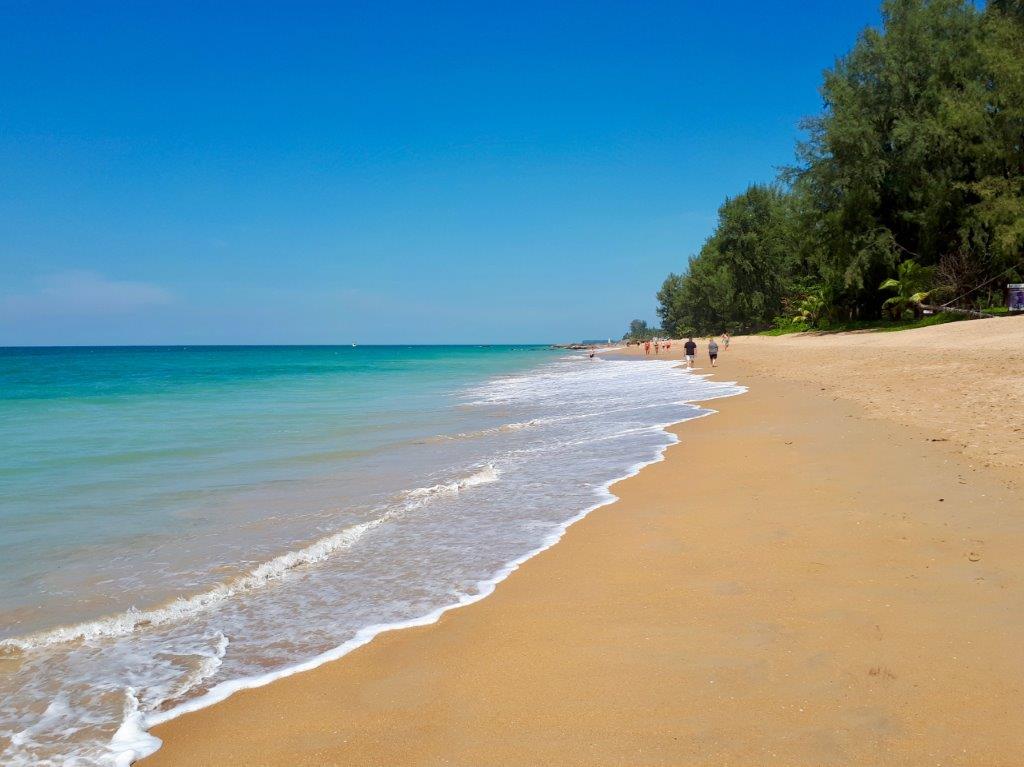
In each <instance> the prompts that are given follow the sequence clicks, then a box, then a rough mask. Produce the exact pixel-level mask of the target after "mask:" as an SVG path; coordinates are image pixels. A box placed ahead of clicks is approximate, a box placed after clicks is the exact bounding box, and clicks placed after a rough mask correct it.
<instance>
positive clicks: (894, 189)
mask: <svg viewBox="0 0 1024 767" xmlns="http://www.w3.org/2000/svg"><path fill="white" fill-rule="evenodd" d="M821 95H822V101H823V109H822V112H821V113H820V114H819V115H816V116H814V117H811V118H808V119H806V120H805V121H804V122H803V123H802V128H803V131H804V135H803V138H802V140H801V141H800V142H798V144H797V147H796V162H795V164H794V165H793V166H791V167H788V168H784V169H783V170H782V171H781V172H780V174H779V175H778V177H777V178H776V180H775V181H774V182H772V183H770V184H757V185H753V186H751V187H749V188H748V189H747V190H746V191H745V192H743V193H741V194H739V195H737V196H736V197H731V198H729V199H727V200H726V201H725V202H724V203H723V204H722V206H721V208H720V209H719V215H718V222H717V225H716V227H715V229H714V231H713V232H712V233H711V235H710V236H709V237H708V239H707V241H706V242H705V243H704V245H703V247H702V248H701V249H700V251H699V252H698V253H697V254H695V255H694V256H692V257H691V258H690V259H689V262H688V263H687V264H686V266H685V268H684V269H683V270H682V271H680V272H679V273H673V274H670V275H669V276H668V277H667V278H666V280H665V281H664V283H663V284H662V286H661V289H660V290H659V291H658V294H657V298H658V303H659V309H658V314H659V317H660V318H661V322H662V325H663V327H664V328H665V329H666V330H671V331H677V330H678V329H679V328H681V327H686V328H687V329H692V330H694V331H695V332H697V333H701V334H704V333H719V332H722V331H723V330H728V331H730V332H750V331H760V330H765V329H768V328H775V329H777V328H778V327H779V323H778V321H777V318H779V317H784V318H787V319H786V320H785V322H784V325H785V326H786V327H795V326H803V327H805V328H819V329H820V328H826V327H827V328H834V327H838V326H840V325H843V324H858V323H866V324H871V323H878V322H879V321H882V320H885V319H886V318H887V317H888V318H890V319H891V320H895V321H900V322H902V321H903V317H904V315H905V314H907V315H909V314H911V313H912V314H913V318H914V320H913V321H921V320H922V319H923V318H924V314H923V312H924V304H925V303H926V301H932V302H941V303H942V304H949V305H951V306H955V307H959V308H965V309H977V308H979V307H981V306H987V305H989V304H992V303H998V301H999V296H1000V295H1001V290H1002V286H1003V283H1005V282H1015V281H1021V278H1022V274H1024V5H1022V4H1021V3H1020V2H1012V1H1009V0H1008V1H1007V2H990V3H988V4H987V5H986V7H985V8H984V9H980V8H978V7H977V6H976V5H975V4H974V3H972V2H969V0H886V2H884V3H883V5H882V24H881V26H880V27H879V28H869V29H866V30H864V31H863V32H862V33H861V35H860V36H859V38H858V39H857V41H856V42H855V44H854V45H853V47H852V48H851V50H850V51H849V52H848V53H847V54H846V55H844V56H842V57H840V58H839V59H838V60H837V61H836V64H835V65H834V66H833V67H832V68H830V69H829V70H827V71H826V72H825V73H824V78H823V82H822V86H821Z"/></svg>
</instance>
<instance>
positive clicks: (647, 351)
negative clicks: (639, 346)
mask: <svg viewBox="0 0 1024 767" xmlns="http://www.w3.org/2000/svg"><path fill="white" fill-rule="evenodd" d="M644 354H645V355H646V356H648V357H650V356H651V342H650V341H644Z"/></svg>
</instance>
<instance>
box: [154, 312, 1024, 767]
mask: <svg viewBox="0 0 1024 767" xmlns="http://www.w3.org/2000/svg"><path fill="white" fill-rule="evenodd" d="M962 328H966V329H962ZM951 334H953V335H951ZM1022 341H1024V319H1019V320H1018V319H1014V320H986V321H982V322H972V323H958V324H956V325H949V326H940V327H935V328H928V329H923V330H919V331H908V332H904V333H895V334H885V335H884V336H883V335H871V336H850V335H844V336H828V337H820V338H806V337H801V338H796V339H789V338H786V339H771V338H755V339H747V338H738V339H736V340H735V341H734V343H733V346H732V348H731V349H730V350H729V351H728V352H724V353H723V354H722V355H721V361H722V365H721V366H720V368H719V370H718V371H716V374H717V375H718V376H719V377H721V378H722V379H723V380H737V381H739V382H740V383H743V384H745V385H747V386H749V387H750V391H749V392H748V393H747V394H744V395H741V396H739V397H734V398H730V399H726V400H716V401H715V402H713V403H711V406H712V407H714V408H715V409H716V410H718V411H720V412H719V413H717V414H716V415H713V416H711V417H709V418H704V419H700V420H698V421H693V422H688V423H684V424H681V425H680V426H679V427H677V428H676V429H675V430H674V431H675V433H676V434H677V435H678V436H679V438H680V443H679V444H678V445H676V446H674V447H672V448H670V449H669V451H668V452H667V453H666V460H665V461H663V462H661V463H658V464H654V465H652V466H649V467H648V468H646V469H644V470H643V471H642V472H641V473H640V474H639V475H637V476H636V477H633V478H631V479H628V480H625V481H623V482H620V483H619V484H618V485H616V486H615V487H614V488H613V490H614V492H615V493H616V494H617V495H619V496H620V500H619V501H618V502H616V503H614V504H612V505H610V506H606V507H604V508H602V509H599V510H597V511H596V512H594V513H593V514H591V515H590V516H589V517H587V518H586V519H585V520H583V521H582V522H580V523H578V524H576V525H575V526H573V527H572V528H571V529H570V530H569V532H568V534H567V535H566V537H565V538H564V539H563V540H562V541H561V542H560V543H559V544H558V545H557V546H555V547H554V548H552V549H549V550H548V551H546V552H544V553H542V554H540V555H539V556H537V557H535V558H534V559H532V560H530V561H529V562H527V563H526V564H525V565H524V566H523V567H522V568H521V569H520V570H518V571H517V572H515V573H513V574H512V575H511V576H510V577H509V578H508V580H506V581H505V582H503V583H502V584H501V585H500V586H499V587H498V589H497V590H496V592H495V593H494V594H493V595H492V596H491V597H489V598H487V599H485V600H483V601H482V602H479V603H477V604H474V605H472V606H469V607H466V608H464V609H460V610H456V611H453V612H450V613H447V614H446V615H445V616H444V617H443V618H442V619H441V620H440V621H439V622H438V623H437V624H435V625H433V626H429V627H425V628H418V629H409V630H404V631H398V632H392V633H388V634H384V635H382V636H380V637H378V638H377V639H376V640H374V641H373V642H372V643H371V644H369V645H367V646H365V647H363V648H360V649H359V650H356V651H355V652H353V653H352V654H351V655H349V656H347V657H346V658H344V659H342V660H341V661H338V662H335V663H331V664H328V665H325V666H323V667H321V668H319V669H317V670H314V671H311V672H308V673H305V674H300V675H297V676H294V677H290V678H288V679H284V680H280V681H278V682H275V683H273V684H271V685H269V686H267V687H264V688H260V689H257V690H251V691H246V692H242V693H239V694H237V695H235V696H234V697H232V698H230V699H229V700H227V701H225V702H224V703H221V704H218V705H216V706H213V707H211V708H209V709H205V710H203V711H200V712H197V713H194V714H188V715H185V716H183V717H180V718H179V719H176V720H174V721H172V722H170V723H168V724H165V725H163V726H161V727H158V728H156V730H155V731H154V734H156V735H157V736H159V737H160V738H163V739H164V741H165V745H164V748H163V749H161V750H160V751H159V752H158V753H157V754H156V755H155V756H154V757H152V758H150V759H148V760H145V761H144V762H143V763H144V764H145V765H147V767H151V766H156V765H189V766H190V767H198V766H200V765H215V764H216V765H231V764H238V765H442V764H443V765H538V764H548V765H787V766H789V767H792V766H794V765H808V766H810V765H814V766H816V767H821V766H823V765H1007V766H1009V765H1020V764H1022V763H1024V726H1022V724H1024V713H1022V712H1024V641H1022V640H1024V609H1022V606H1024V584H1022V575H1024V494H1022V491H1021V489H1020V483H1019V480H1020V479H1021V478H1022V476H1024V472H1022V471H1021V468H1020V466H1021V464H1020V463H1019V462H1018V461H1019V459H1020V457H1021V456H1024V451H1022V450H1021V449H1020V447H1021V446H1020V444H1019V443H1020V441H1021V440H1020V432H1019V431H1014V430H1015V429H1019V426H1018V424H1020V423H1021V421H1020V417H1019V415H1018V416H1016V420H1014V418H1013V417H1009V418H1005V419H1003V420H1000V419H999V418H998V417H997V415H995V414H996V413H998V412H1001V410H1002V408H1005V407H1006V406H1007V403H1009V404H1011V405H1012V403H1014V402H1019V399H1015V398H1020V397H1021V396H1024V392H1022V390H1021V383H1020V382H1021V381H1022V380H1024V378H1022V377H1021V376H1020V375H1019V372H1021V371H1022V369H1024V361H1022V357H1021V351H1020V349H1021V348H1022ZM971 344H974V345H975V346H976V347H977V348H978V349H980V350H983V351H981V352H979V356H980V357H981V358H983V362H984V363H985V364H983V365H981V364H974V363H972V360H973V357H971V356H970V355H973V354H974V352H973V351H971V352H968V353H966V355H965V354H957V351H958V350H959V351H961V352H962V351H963V348H964V346H965V345H966V346H970V345H971ZM679 346H680V345H679V344H674V345H673V350H672V351H673V354H674V355H677V354H678V352H679ZM972 348H973V347H972ZM633 352H634V353H635V350H633ZM924 360H928V361H929V362H928V364H932V363H934V365H935V366H936V367H937V370H936V371H934V372H932V371H922V370H921V369H920V366H921V365H923V364H925V363H924ZM975 362H977V361H975ZM700 366H701V367H702V368H704V369H703V370H702V371H701V372H709V370H708V368H707V361H706V355H703V354H702V356H701V357H700ZM946 373H951V375H946ZM935 381H942V383H941V385H939V384H938V383H935ZM993 381H997V382H998V381H1003V383H993ZM1007 389H1012V391H1009V392H1007ZM641 395H642V393H638V396H641ZM965 403H968V404H965ZM979 409H983V410H979ZM979 412H984V413H985V416H984V421H985V424H987V428H981V426H980V425H979V416H978V413H979ZM1016 412H1017V413H1018V414H1019V413H1020V412H1021V410H1020V409H1019V408H1018V409H1017V411H1016ZM1013 440H1016V442H1013ZM1004 448H1005V449H1004ZM553 470H557V467H553Z"/></svg>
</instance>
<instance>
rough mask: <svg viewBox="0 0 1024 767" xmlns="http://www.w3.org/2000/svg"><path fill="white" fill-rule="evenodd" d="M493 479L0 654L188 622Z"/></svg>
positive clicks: (480, 474)
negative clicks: (160, 602) (200, 588)
mask: <svg viewBox="0 0 1024 767" xmlns="http://www.w3.org/2000/svg"><path fill="white" fill-rule="evenodd" d="M497 479H498V472H497V470H495V468H494V467H493V466H491V465H486V466H484V467H483V468H481V469H480V470H479V471H476V472H475V473H473V474H471V475H469V476H467V477H463V478H461V479H457V480H454V481H452V482H446V483H439V484H436V485H431V486H429V487H419V488H415V489H413V490H409V491H408V492H407V493H406V494H405V495H406V497H407V498H408V499H409V500H408V501H407V502H406V503H405V504H404V507H402V508H398V509H394V508H392V509H390V510H388V511H387V512H385V513H384V514H381V515H380V516H379V517H376V518H375V519H371V520H369V521H367V522H362V523H360V524H357V525H352V526H351V527H347V528H345V529H344V530H341V531H339V532H337V533H333V534H332V535H328V536H326V537H324V538H321V539H319V540H317V541H315V542H313V543H312V544H310V545H309V546H306V547H304V548H301V549H299V550H297V551H289V552H286V553H284V554H281V555H280V556H277V557H274V558H273V559H271V560H270V561H268V562H264V563H262V564H260V565H258V566H257V567H255V568H253V569H252V570H250V571H249V572H247V573H245V574H243V575H240V576H239V577H237V578H233V579H231V580H229V581H227V582H225V583H219V584H217V585H216V586H214V587H213V588H211V589H209V590H207V591H204V592H202V593H200V594H193V595H191V596H187V597H178V598H177V599H174V600H173V601H171V602H170V603H168V604H166V605H164V606H162V607H157V608H154V609H150V610H137V609H135V608H131V609H129V610H126V611H125V612H123V613H121V614H119V615H113V616H110V617H107V618H101V619H99V620H94V621H88V622H85V623H79V624H76V625H73V626H61V627H58V628H54V629H50V630H48V631H41V632H37V633H35V634H29V635H27V636H23V637H12V638H9V639H4V640H2V641H0V652H2V651H6V652H8V653H10V652H11V651H12V650H14V651H22V652H24V651H27V650H35V649H39V648H42V647H48V646H52V645H56V644H63V643H66V642H75V641H81V640H88V639H97V638H101V637H106V638H113V637H122V636H127V635H129V634H131V633H133V632H135V631H138V630H139V629H145V628H150V627H154V626H164V625H166V624H168V623H175V622H179V621H183V620H188V619H189V618H191V617H193V616H194V615H195V614H196V613H199V612H203V611H206V610H210V609H211V608H214V607H216V606H217V605H218V604H220V603H222V602H224V601H226V600H228V599H231V598H232V597H235V596H238V595H240V594H246V593H249V592H252V591H255V590H257V589H261V588H264V587H265V586H267V585H268V584H269V583H272V582H273V581H276V580H280V579H281V578H284V577H285V576H286V575H287V574H288V573H289V572H291V571H292V570H295V569H296V568H299V567H306V566H309V565H315V564H317V563H319V562H323V561H324V560H326V559H328V558H329V557H331V556H333V555H335V554H337V553H338V552H339V551H343V550H345V549H348V548H350V547H351V546H352V545H353V544H355V543H356V542H357V541H358V540H359V539H360V538H362V537H363V536H364V535H366V534H367V533H368V532H370V531H371V530H373V529H374V528H375V527H378V526H380V525H382V524H383V523H385V522H387V521H388V520H389V519H392V518H394V517H395V515H396V514H399V513H401V512H402V511H405V510H409V509H413V508H419V507H420V506H422V505H423V504H425V503H429V502H430V501H431V500H432V499H433V498H435V497H442V496H451V495H455V494H456V493H458V492H459V491H461V490H463V489H465V488H469V487H475V486H477V485H482V484H485V483H487V482H495V481H497Z"/></svg>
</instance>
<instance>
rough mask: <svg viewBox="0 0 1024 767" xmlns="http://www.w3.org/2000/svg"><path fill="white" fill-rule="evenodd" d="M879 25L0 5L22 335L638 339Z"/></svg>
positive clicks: (793, 17)
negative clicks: (668, 279) (726, 214)
mask: <svg viewBox="0 0 1024 767" xmlns="http://www.w3.org/2000/svg"><path fill="white" fill-rule="evenodd" d="M877 22H878V11H877V2H876V0H871V1H870V2H868V1H865V0H851V1H850V2H844V3H832V2H817V3H800V4H797V3H791V2H781V1H780V2H763V1H762V2H747V1H746V0H738V1H737V2H733V3H728V4H716V3H707V2H699V3H698V2H682V1H680V0H677V1H676V2H665V3H661V2H639V1H637V0H633V1H631V2H620V3H619V2H616V3H610V2H586V3H568V2H567V3H552V2H537V3H534V2H523V1H521V0H520V1H517V2H509V3H480V2H465V3H439V4H434V3H422V2H409V3H405V2H401V3H397V2H392V3H388V2H378V3H359V4H352V5H348V4H345V3H322V4H321V3H303V2H292V3H280V2H279V3H273V4H270V3H258V2H249V3H237V4H235V3H227V2H225V3H198V2H197V3H190V2H181V1H177V2H168V3H156V2H153V3H134V2H133V3H123V4H118V3H78V2H75V3H67V4H57V3H46V2H38V1H34V2H9V1H8V0H0V72H3V78H2V81H0V345H19V344H88V343H95V344H121V343H183V344H195V343H348V342H350V341H358V342H361V343H389V342H397V343H435V342H453V343H459V342H462V343H480V342H502V341H508V342H529V341H538V342H543V341H558V340H572V339H579V338H583V337H586V338H593V337H602V336H607V335H609V334H614V335H621V333H622V332H623V331H624V330H625V328H626V326H627V324H628V322H629V320H631V319H633V318H634V317H640V318H644V319H648V320H649V321H652V322H653V321H654V319H655V315H654V307H655V299H654V293H655V292H656V290H657V288H658V287H659V285H660V283H661V281H662V279H663V278H664V277H665V275H666V274H667V273H668V272H669V271H671V270H676V271H678V270H680V269H682V268H683V267H684V265H685V263H686V259H687V257H688V256H689V255H690V254H691V253H693V252H694V251H695V250H697V249H698V248H699V247H700V245H701V243H702V242H703V240H704V238H705V237H706V236H707V235H708V233H709V232H710V231H711V228H712V227H713V225H714V220H715V213H716V210H717V208H718V206H719V204H720V203H721V201H722V199H723V198H724V197H725V196H727V195H730V194H736V193H738V192H741V191H742V190H743V189H744V188H745V187H746V186H747V185H748V184H749V183H752V182H758V181H767V180H770V179H771V178H773V176H774V173H775V169H776V168H777V167H778V166H780V165H784V164H787V163H790V162H792V160H793V145H794V140H795V139H796V138H797V137H798V135H799V134H798V130H797V122H798V121H799V119H800V118H801V117H802V116H805V115H808V114H813V113H816V112H817V111H819V109H820V98H819V96H818V92H817V88H818V85H819V84H820V80H821V71H822V69H824V68H825V67H827V66H830V65H831V64H832V63H833V61H834V58H835V56H837V55H840V54H842V53H843V52H845V51H846V50H848V49H849V48H850V46H851V45H852V44H853V42H854V40H855V39H856V36H857V34H858V32H859V31H860V30H861V29H862V28H863V27H864V26H865V25H867V24H876V23H877Z"/></svg>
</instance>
